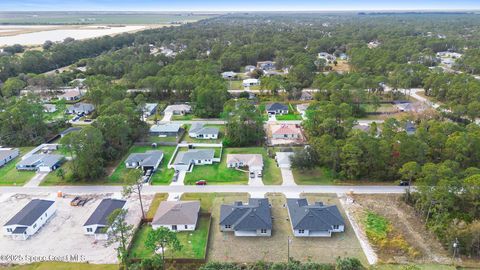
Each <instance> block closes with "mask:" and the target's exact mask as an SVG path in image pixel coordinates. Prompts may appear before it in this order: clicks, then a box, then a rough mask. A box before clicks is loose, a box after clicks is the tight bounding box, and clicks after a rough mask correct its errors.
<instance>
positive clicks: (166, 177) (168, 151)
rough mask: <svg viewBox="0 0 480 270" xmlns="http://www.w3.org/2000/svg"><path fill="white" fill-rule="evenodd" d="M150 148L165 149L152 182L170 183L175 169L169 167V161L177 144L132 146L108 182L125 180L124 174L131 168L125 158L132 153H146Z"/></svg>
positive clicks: (118, 182) (157, 183)
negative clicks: (127, 165)
mask: <svg viewBox="0 0 480 270" xmlns="http://www.w3.org/2000/svg"><path fill="white" fill-rule="evenodd" d="M148 150H160V151H163V160H162V162H161V163H160V166H159V167H158V169H157V171H156V172H155V173H154V174H153V176H152V184H155V185H168V184H169V183H170V181H171V180H172V177H173V173H174V171H173V170H172V169H168V168H167V165H168V161H169V160H170V158H171V156H172V155H173V151H175V146H161V147H157V148H152V147H151V146H132V147H131V148H130V150H129V151H128V153H127V154H126V155H125V157H124V158H123V159H122V160H121V161H120V163H119V164H118V167H117V168H116V169H115V171H114V172H113V173H112V175H110V177H108V180H107V182H108V183H110V184H120V183H122V181H123V176H124V175H125V174H126V173H127V172H128V170H129V169H127V168H126V166H125V160H126V159H127V158H128V156H129V155H130V154H131V153H145V152H146V151H148Z"/></svg>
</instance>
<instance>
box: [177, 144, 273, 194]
mask: <svg viewBox="0 0 480 270" xmlns="http://www.w3.org/2000/svg"><path fill="white" fill-rule="evenodd" d="M227 154H261V155H262V156H263V165H264V168H263V183H264V184H266V185H279V184H281V183H282V176H281V173H280V169H279V168H278V167H277V165H276V162H275V160H274V159H272V158H270V157H268V155H267V152H266V150H265V149H264V148H262V147H247V148H224V149H223V155H222V160H221V162H220V163H214V164H213V165H202V166H195V167H194V168H193V170H192V172H190V173H187V175H186V177H185V184H186V185H193V184H195V182H196V181H198V180H206V181H207V182H208V184H216V185H219V184H247V183H248V177H249V176H248V173H246V172H241V171H238V170H235V169H231V168H228V167H227V163H226V159H227Z"/></svg>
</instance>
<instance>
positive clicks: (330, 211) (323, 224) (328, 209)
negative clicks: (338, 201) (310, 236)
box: [287, 199, 345, 231]
mask: <svg viewBox="0 0 480 270" xmlns="http://www.w3.org/2000/svg"><path fill="white" fill-rule="evenodd" d="M287 206H288V212H289V213H290V222H291V223H292V227H293V229H294V230H309V231H328V230H330V229H332V226H333V225H345V222H344V220H343V217H342V215H341V214H340V211H338V208H337V206H336V205H323V203H320V202H317V203H315V204H312V205H308V202H307V199H287Z"/></svg>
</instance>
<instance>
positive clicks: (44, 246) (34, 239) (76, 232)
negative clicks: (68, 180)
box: [0, 193, 153, 269]
mask: <svg viewBox="0 0 480 270" xmlns="http://www.w3.org/2000/svg"><path fill="white" fill-rule="evenodd" d="M84 196H88V197H90V198H92V199H91V200H90V201H89V202H88V203H87V204H86V205H85V206H83V207H74V206H70V201H71V200H72V198H73V197H74V195H66V196H65V197H64V198H56V194H36V195H35V196H34V197H32V196H28V195H22V194H16V195H13V196H10V195H4V196H2V197H1V198H0V204H1V205H2V215H0V223H1V224H5V223H6V222H7V221H8V220H9V219H10V218H11V217H12V216H14V215H15V214H16V213H17V212H18V211H19V210H20V209H21V208H22V207H24V206H25V205H26V204H27V203H28V202H29V201H30V200H31V199H32V198H40V199H41V198H45V199H51V200H55V201H56V202H55V205H56V209H57V211H56V213H55V215H54V216H53V217H52V218H50V220H49V221H48V222H47V224H45V225H44V226H43V227H42V228H41V229H40V230H39V231H38V232H37V233H36V234H35V235H33V236H31V237H30V238H29V239H28V240H27V241H16V240H13V239H11V238H9V237H0V254H12V251H21V254H28V255H31V256H49V255H52V256H64V255H75V254H77V255H79V256H80V257H81V258H83V260H82V261H81V262H89V263H96V264H110V263H111V264H114V263H117V262H118V259H117V253H116V251H115V249H114V247H113V246H111V247H105V246H104V243H105V242H104V241H96V240H95V239H94V238H93V237H91V236H86V235H84V232H83V224H84V223H85V221H86V220H87V219H88V218H89V216H90V215H91V214H92V212H93V211H94V210H95V209H96V207H97V206H98V204H100V201H101V200H102V199H103V198H106V197H116V198H119V197H120V194H113V193H109V194H92V195H88V194H85V195H84ZM152 198H153V195H145V196H143V203H144V206H145V208H148V207H149V206H150V202H151V200H152ZM127 207H128V214H127V218H126V220H127V222H128V223H129V224H132V225H137V224H138V223H139V221H140V217H141V214H140V204H139V201H138V197H137V196H132V197H131V198H128V201H127ZM59 243H61V244H59ZM0 263H13V262H11V261H5V260H1V261H0ZM14 263H29V262H28V261H25V262H18V261H16V262H14ZM80 269H82V268H80Z"/></svg>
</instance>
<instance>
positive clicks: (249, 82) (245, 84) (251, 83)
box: [242, 78, 260, 87]
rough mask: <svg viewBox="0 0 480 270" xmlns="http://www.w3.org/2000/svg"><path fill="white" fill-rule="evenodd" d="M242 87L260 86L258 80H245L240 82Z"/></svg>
mask: <svg viewBox="0 0 480 270" xmlns="http://www.w3.org/2000/svg"><path fill="white" fill-rule="evenodd" d="M242 85H243V87H250V86H258V85H260V80H259V79H253V78H251V79H245V80H243V81H242Z"/></svg>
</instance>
